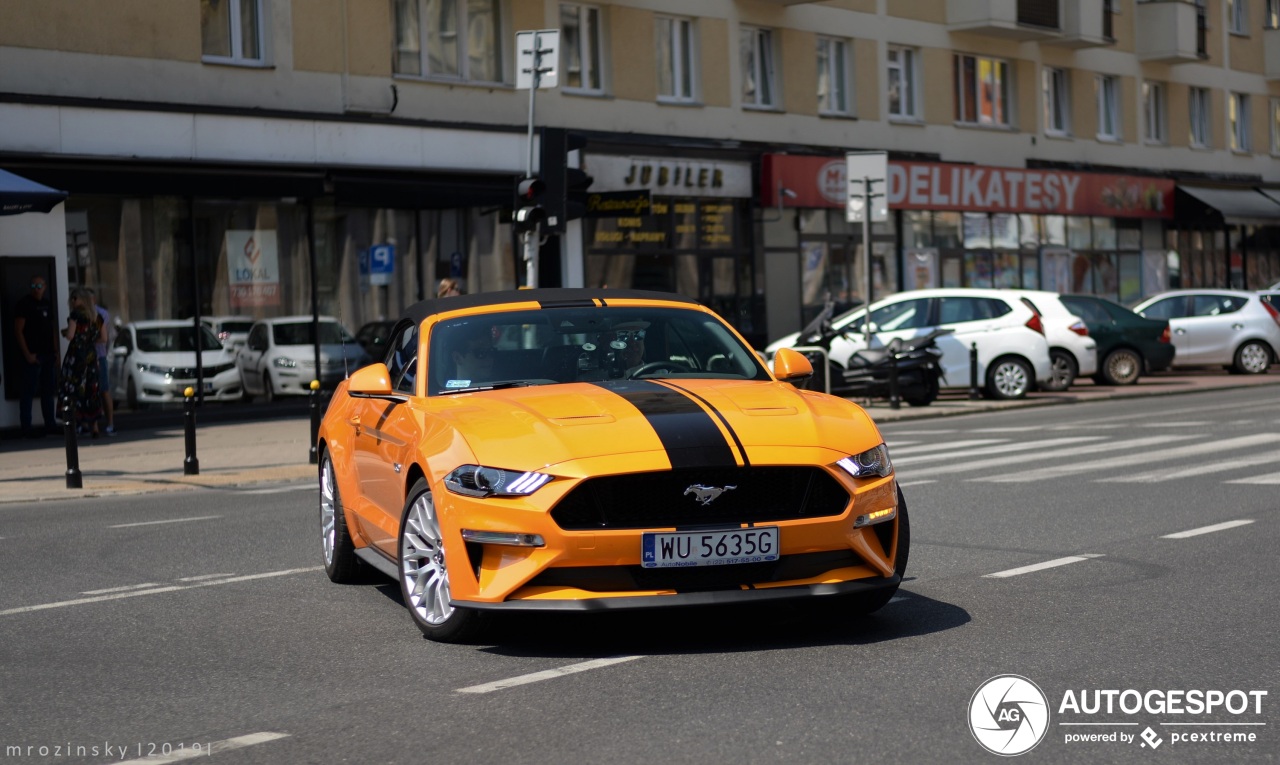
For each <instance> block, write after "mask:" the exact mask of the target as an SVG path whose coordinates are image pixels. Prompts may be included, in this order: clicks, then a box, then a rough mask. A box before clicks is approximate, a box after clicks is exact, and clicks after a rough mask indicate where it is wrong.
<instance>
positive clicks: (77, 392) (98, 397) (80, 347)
mask: <svg viewBox="0 0 1280 765" xmlns="http://www.w3.org/2000/svg"><path fill="white" fill-rule="evenodd" d="M70 304H71V315H70V316H68V317H67V328H66V330H64V332H63V335H64V336H65V337H66V338H67V340H69V341H71V344H70V346H68V348H67V355H66V356H65V357H63V359H62V396H63V398H64V400H65V401H66V402H67V406H69V407H70V411H69V412H63V417H64V418H70V417H75V423H76V426H77V429H78V430H79V432H81V433H90V432H92V433H93V437H94V438H97V437H98V420H100V419H101V418H102V391H100V390H99V389H98V380H99V375H98V351H97V349H96V348H94V341H95V340H96V339H97V337H98V333H99V331H100V327H99V322H101V321H102V319H101V318H99V317H98V315H97V312H96V311H94V310H93V307H92V306H93V304H92V302H91V301H90V299H89V296H88V294H87V293H86V292H85V291H84V290H83V289H76V290H73V291H72V293H71V301H70Z"/></svg>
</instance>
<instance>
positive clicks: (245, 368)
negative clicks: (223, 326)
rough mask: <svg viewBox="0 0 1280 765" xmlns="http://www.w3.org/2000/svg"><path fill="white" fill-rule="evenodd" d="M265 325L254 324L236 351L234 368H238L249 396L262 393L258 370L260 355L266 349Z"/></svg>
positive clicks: (260, 377) (260, 376) (260, 361)
mask: <svg viewBox="0 0 1280 765" xmlns="http://www.w3.org/2000/svg"><path fill="white" fill-rule="evenodd" d="M267 329H268V327H267V325H266V324H254V325H253V329H251V330H249V338H248V340H246V341H245V344H244V346H242V347H241V348H240V350H239V351H237V352H236V368H237V369H239V370H240V382H241V384H243V385H244V390H245V393H248V394H249V395H251V396H255V395H261V394H262V392H263V391H262V375H261V374H260V373H259V372H258V368H259V365H260V364H261V363H262V356H263V354H264V353H266V350H267Z"/></svg>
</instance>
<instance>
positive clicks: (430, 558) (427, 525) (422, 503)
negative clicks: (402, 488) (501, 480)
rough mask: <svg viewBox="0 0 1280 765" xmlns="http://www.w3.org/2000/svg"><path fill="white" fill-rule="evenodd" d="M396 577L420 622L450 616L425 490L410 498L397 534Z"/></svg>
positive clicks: (436, 524) (439, 543) (445, 573)
mask: <svg viewBox="0 0 1280 765" xmlns="http://www.w3.org/2000/svg"><path fill="white" fill-rule="evenodd" d="M400 576H401V577H402V578H403V579H404V591H405V594H406V595H407V597H408V600H409V604H408V605H409V608H411V609H413V611H414V613H415V614H416V615H417V617H418V618H419V619H421V620H422V621H423V622H425V623H427V624H431V625H439V624H444V623H445V622H446V621H447V620H448V619H449V617H450V616H452V615H453V606H452V605H450V603H449V600H450V593H449V570H448V569H447V568H446V567H445V562H444V543H443V539H442V538H441V534H440V521H439V519H437V518H436V512H435V504H434V503H433V502H432V500H431V495H430V494H429V493H428V494H422V495H421V496H419V497H418V498H417V500H415V501H414V503H413V506H412V507H411V508H410V509H409V513H408V516H407V517H406V518H405V526H404V531H403V532H402V533H401V535H400Z"/></svg>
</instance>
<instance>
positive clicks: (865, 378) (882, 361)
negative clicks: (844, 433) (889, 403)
mask: <svg viewBox="0 0 1280 765" xmlns="http://www.w3.org/2000/svg"><path fill="white" fill-rule="evenodd" d="M831 315H832V306H831V304H830V303H828V304H827V306H826V307H825V308H824V309H823V311H822V313H820V314H818V317H817V318H816V319H814V320H813V321H812V322H810V323H809V325H808V326H806V327H805V328H804V329H803V330H801V331H800V338H799V342H800V344H801V345H802V346H804V345H807V346H816V347H819V348H822V349H823V350H824V351H826V362H827V370H828V375H829V379H830V385H831V393H832V394H834V395H837V396H845V397H849V398H854V397H866V398H887V399H890V400H892V398H893V395H894V392H895V391H894V388H896V389H897V391H896V393H897V395H898V396H899V397H900V398H901V400H903V401H906V402H907V403H908V404H909V405H911V406H928V405H929V404H932V403H933V402H934V401H935V400H936V399H937V398H938V391H939V389H940V388H941V380H942V379H944V378H943V374H942V364H941V360H942V350H941V349H940V348H938V343H937V340H938V338H939V337H941V336H943V335H946V334H950V333H951V332H954V331H955V330H953V329H949V328H948V329H936V330H934V331H933V332H930V333H929V334H927V335H924V336H921V337H916V338H911V339H910V340H902V339H901V338H894V339H893V340H890V341H889V343H888V344H887V345H886V346H884V347H882V348H864V349H862V350H859V351H855V352H854V354H853V355H852V356H850V357H849V358H848V359H847V360H846V361H845V362H844V363H843V364H841V363H840V362H839V361H837V360H835V359H832V358H831V357H830V353H831V344H832V341H833V340H835V339H836V338H837V337H844V336H847V334H848V333H847V331H845V330H839V329H836V328H835V327H833V326H832V325H831ZM801 352H802V353H803V352H804V351H801ZM807 355H809V358H810V361H811V362H813V364H814V369H815V370H816V369H819V368H821V364H822V360H821V357H820V354H818V353H811V354H807ZM894 378H896V379H894ZM806 387H807V388H809V389H810V390H823V389H824V388H825V387H826V385H825V381H824V380H823V379H822V378H821V377H820V376H819V375H814V376H813V377H811V378H810V379H809V381H808V383H807V384H806Z"/></svg>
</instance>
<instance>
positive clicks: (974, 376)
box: [969, 343, 978, 401]
mask: <svg viewBox="0 0 1280 765" xmlns="http://www.w3.org/2000/svg"><path fill="white" fill-rule="evenodd" d="M969 400H970V401H977V400H978V344H977V343H973V344H971V345H970V346H969Z"/></svg>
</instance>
